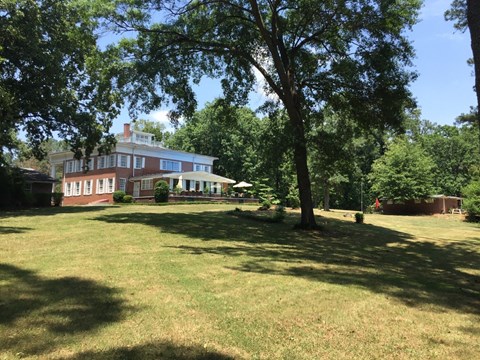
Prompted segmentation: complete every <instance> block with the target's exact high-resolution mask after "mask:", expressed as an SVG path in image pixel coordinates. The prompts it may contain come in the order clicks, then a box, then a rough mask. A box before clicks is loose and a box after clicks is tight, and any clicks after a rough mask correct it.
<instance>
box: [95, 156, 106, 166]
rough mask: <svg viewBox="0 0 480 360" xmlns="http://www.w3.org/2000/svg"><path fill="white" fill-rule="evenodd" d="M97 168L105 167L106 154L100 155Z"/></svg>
mask: <svg viewBox="0 0 480 360" xmlns="http://www.w3.org/2000/svg"><path fill="white" fill-rule="evenodd" d="M97 169H105V156H99V157H98V160H97Z"/></svg>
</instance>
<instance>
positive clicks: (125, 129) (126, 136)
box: [123, 123, 132, 140]
mask: <svg viewBox="0 0 480 360" xmlns="http://www.w3.org/2000/svg"><path fill="white" fill-rule="evenodd" d="M131 136H132V133H131V131H130V124H129V123H125V124H123V138H124V139H125V140H126V139H130V137H131Z"/></svg>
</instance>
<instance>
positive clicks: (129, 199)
mask: <svg viewBox="0 0 480 360" xmlns="http://www.w3.org/2000/svg"><path fill="white" fill-rule="evenodd" d="M123 202H124V203H125V204H131V203H133V196H132V195H125V196H124V197H123Z"/></svg>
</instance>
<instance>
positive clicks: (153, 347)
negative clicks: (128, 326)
mask: <svg viewBox="0 0 480 360" xmlns="http://www.w3.org/2000/svg"><path fill="white" fill-rule="evenodd" d="M113 359H129V360H154V359H155V360H156V359H172V360H233V357H231V356H227V355H224V354H221V353H218V352H215V351H209V350H206V349H205V348H203V347H201V346H198V347H194V346H178V345H175V344H172V343H168V342H165V343H154V344H145V345H138V346H132V347H122V348H118V349H111V350H100V351H86V352H84V353H80V354H77V355H75V356H73V357H68V358H64V360H113Z"/></svg>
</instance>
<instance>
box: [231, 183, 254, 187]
mask: <svg viewBox="0 0 480 360" xmlns="http://www.w3.org/2000/svg"><path fill="white" fill-rule="evenodd" d="M251 186H253V185H252V184H249V183H247V182H245V181H240V182H239V183H238V184H235V185H233V187H234V188H246V187H251Z"/></svg>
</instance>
